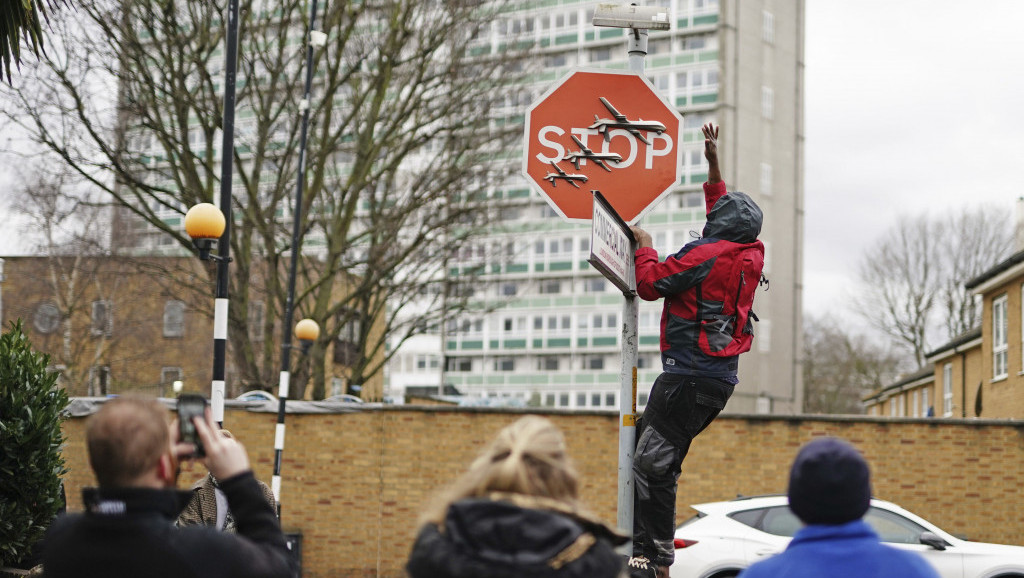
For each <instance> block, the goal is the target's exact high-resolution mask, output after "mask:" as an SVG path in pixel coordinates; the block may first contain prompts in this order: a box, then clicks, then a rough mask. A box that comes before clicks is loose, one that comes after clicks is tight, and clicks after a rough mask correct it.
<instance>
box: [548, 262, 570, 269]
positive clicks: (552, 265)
mask: <svg viewBox="0 0 1024 578" xmlns="http://www.w3.org/2000/svg"><path fill="white" fill-rule="evenodd" d="M548 270H549V271H572V261H555V262H554V263H549V264H548Z"/></svg>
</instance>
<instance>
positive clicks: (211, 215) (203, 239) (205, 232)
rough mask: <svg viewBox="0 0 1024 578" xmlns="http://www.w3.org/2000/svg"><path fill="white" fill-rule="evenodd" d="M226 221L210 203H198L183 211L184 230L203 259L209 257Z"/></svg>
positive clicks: (222, 232) (222, 214)
mask: <svg viewBox="0 0 1024 578" xmlns="http://www.w3.org/2000/svg"><path fill="white" fill-rule="evenodd" d="M226 223H227V221H226V220H225V219H224V213H223V212H221V210H220V209H219V208H217V207H216V206H215V205H212V204H210V203H199V204H198V205H196V206H194V207H192V208H191V209H189V210H188V213H185V232H186V233H188V236H189V237H192V243H193V244H195V246H196V248H198V249H199V258H200V259H202V260H203V261H206V260H209V259H210V251H211V250H212V249H213V248H214V247H216V246H217V239H219V238H220V237H221V235H223V234H224V228H225V226H226Z"/></svg>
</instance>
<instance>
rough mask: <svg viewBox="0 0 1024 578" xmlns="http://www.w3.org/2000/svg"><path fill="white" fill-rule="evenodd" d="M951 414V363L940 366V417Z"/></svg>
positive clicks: (950, 415)
mask: <svg viewBox="0 0 1024 578" xmlns="http://www.w3.org/2000/svg"><path fill="white" fill-rule="evenodd" d="M952 415H953V364H952V363H947V364H945V365H943V366H942V417H952Z"/></svg>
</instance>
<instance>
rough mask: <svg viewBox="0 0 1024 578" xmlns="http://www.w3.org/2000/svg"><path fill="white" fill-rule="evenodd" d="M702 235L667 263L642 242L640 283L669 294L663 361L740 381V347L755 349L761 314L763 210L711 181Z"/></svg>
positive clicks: (653, 295)
mask: <svg viewBox="0 0 1024 578" xmlns="http://www.w3.org/2000/svg"><path fill="white" fill-rule="evenodd" d="M704 200H705V202H706V203H707V224H706V225H705V226H704V234H703V238H701V239H698V240H696V241H693V242H691V243H687V244H686V245H685V246H684V247H683V248H682V249H680V250H679V252H678V253H676V254H675V255H670V256H669V257H668V258H667V259H665V261H664V262H659V261H658V252H657V251H656V250H655V249H653V248H650V247H647V248H642V249H637V252H636V256H635V258H636V286H637V293H638V294H639V295H640V297H641V298H642V299H645V300H647V301H656V300H658V299H662V298H664V299H665V307H664V310H663V312H662V316H661V360H662V365H663V367H664V370H665V371H667V372H669V373H678V374H683V375H698V376H704V377H715V378H719V379H724V380H726V381H729V382H730V383H736V381H737V378H736V370H737V367H738V357H739V354H740V353H743V352H745V351H748V350H749V349H750V345H751V341H752V340H753V337H754V331H753V323H752V321H754V320H757V317H756V316H755V315H754V313H753V311H752V310H751V307H752V305H753V301H754V290H755V289H757V286H758V283H759V281H760V279H761V270H762V269H763V267H764V245H763V244H762V243H761V241H758V240H757V236H758V234H760V232H761V223H762V221H763V215H762V213H761V209H760V208H759V207H758V206H757V204H756V203H754V201H753V200H752V199H751V198H750V197H749V196H747V195H745V194H744V193H740V192H733V193H727V192H726V190H725V183H723V182H718V183H714V184H709V183H704Z"/></svg>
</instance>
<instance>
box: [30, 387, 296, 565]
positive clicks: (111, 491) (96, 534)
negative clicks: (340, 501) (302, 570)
mask: <svg viewBox="0 0 1024 578" xmlns="http://www.w3.org/2000/svg"><path fill="white" fill-rule="evenodd" d="M192 421H193V423H194V425H195V428H196V433H197V434H198V437H199V440H200V442H201V444H202V446H203V449H204V450H205V458H203V459H202V463H203V464H204V465H205V466H206V468H207V469H208V470H209V471H210V473H211V474H213V475H214V476H215V477H216V478H217V479H218V480H221V482H220V485H221V488H222V489H223V490H224V493H225V495H226V497H227V500H228V504H229V505H230V507H231V511H232V512H233V513H234V515H235V519H236V521H237V524H238V533H237V534H226V533H223V532H218V531H217V530H215V529H213V528H209V527H203V526H196V527H189V528H176V527H175V526H174V519H175V517H176V516H177V515H178V513H179V512H180V511H181V509H182V508H183V507H184V505H185V504H186V503H187V502H188V500H189V497H190V495H191V493H190V492H188V491H178V490H177V489H176V487H175V486H176V484H177V479H178V464H179V460H181V459H187V458H189V457H190V456H192V454H193V453H194V452H195V450H196V446H195V445H194V444H191V443H180V441H179V435H180V433H179V429H178V427H177V425H178V424H177V423H176V422H174V423H171V424H170V425H168V412H167V410H166V409H165V408H164V407H163V406H162V405H161V404H160V403H159V402H158V401H156V400H155V399H153V398H148V397H141V396H123V397H118V398H115V399H112V400H110V401H108V402H107V403H105V404H104V405H103V407H102V408H101V409H100V411H98V412H97V413H96V414H95V415H93V416H92V417H90V418H89V421H88V423H87V425H86V443H87V445H88V453H89V464H90V466H91V467H92V470H93V472H94V473H95V474H96V480H97V481H98V482H99V488H86V489H85V490H84V491H83V502H84V504H85V508H86V512H85V513H83V514H71V515H67V516H62V517H61V518H58V520H57V521H56V522H55V523H54V524H53V525H52V526H51V527H50V530H49V531H48V532H47V535H46V538H45V543H44V554H43V570H44V572H45V575H46V576H47V577H57V578H60V577H63V576H76V577H92V576H95V577H101V576H102V577H104V578H106V577H107V576H153V577H162V576H167V577H172V576H173V577H221V576H224V577H227V576H247V577H279V576H280V577H286V576H293V575H294V574H295V572H296V569H297V568H296V564H295V561H294V560H293V558H292V557H291V556H290V555H289V553H288V548H287V545H286V543H285V538H284V534H283V533H282V532H281V527H280V526H279V525H278V522H277V518H276V517H275V515H274V511H273V508H272V507H271V506H270V505H269V504H268V503H267V501H266V500H265V499H264V498H263V496H262V492H261V491H260V488H259V485H258V484H257V483H256V478H255V477H254V476H253V472H252V469H251V468H250V466H249V456H248V454H247V453H246V451H245V448H244V447H243V446H242V445H241V444H240V443H238V441H237V440H234V439H231V438H227V437H223V436H221V435H218V433H217V425H216V422H214V421H213V418H212V415H211V413H210V411H209V410H206V411H205V415H203V417H196V418H194V419H192Z"/></svg>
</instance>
